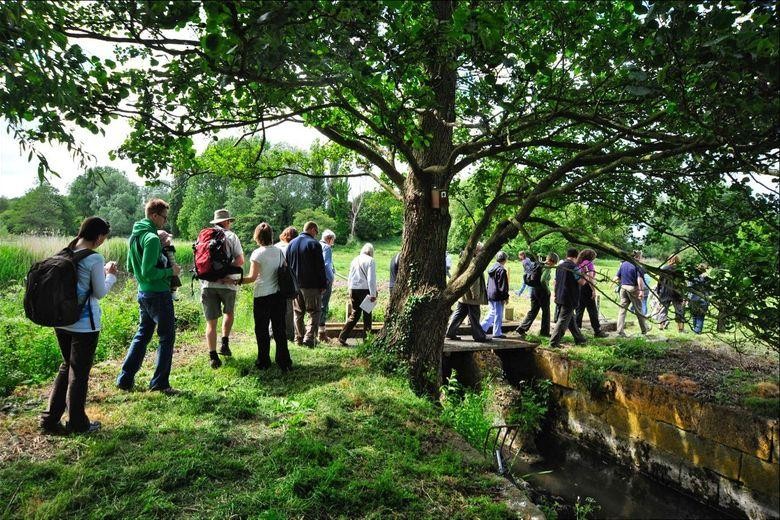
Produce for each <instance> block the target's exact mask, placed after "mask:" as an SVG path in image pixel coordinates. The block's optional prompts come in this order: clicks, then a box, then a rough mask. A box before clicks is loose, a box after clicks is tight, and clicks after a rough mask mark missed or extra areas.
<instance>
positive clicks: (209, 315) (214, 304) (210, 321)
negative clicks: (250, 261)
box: [200, 209, 244, 368]
mask: <svg viewBox="0 0 780 520" xmlns="http://www.w3.org/2000/svg"><path fill="white" fill-rule="evenodd" d="M234 221H235V219H234V218H233V217H231V216H230V212H229V211H228V210H226V209H218V210H216V211H215V212H214V218H213V219H212V220H211V222H209V224H211V225H213V226H214V227H216V228H219V229H220V230H221V231H222V232H223V233H224V235H225V247H226V249H227V254H228V258H229V259H232V263H231V265H232V266H233V267H238V268H240V267H242V266H243V265H244V250H243V248H242V247H241V240H240V239H239V238H238V235H236V234H235V233H234V232H233V231H232V230H231V227H232V226H233V222H234ZM240 279H241V274H231V275H228V276H227V277H225V278H224V279H222V280H218V281H214V282H211V281H208V280H201V281H200V303H201V305H202V306H203V315H204V317H205V318H206V345H207V347H208V349H209V364H210V365H211V368H219V367H221V366H222V361H221V360H220V359H219V355H218V354H217V321H218V320H219V317H220V316H222V338H221V341H220V348H219V354H222V355H223V356H226V357H229V356H232V355H233V353H232V352H231V351H230V331H231V330H232V329H233V320H234V316H235V308H236V295H237V294H238V286H237V285H236V280H240Z"/></svg>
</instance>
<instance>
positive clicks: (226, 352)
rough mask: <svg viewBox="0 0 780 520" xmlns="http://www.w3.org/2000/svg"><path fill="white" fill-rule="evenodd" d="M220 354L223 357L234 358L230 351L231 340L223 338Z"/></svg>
mask: <svg viewBox="0 0 780 520" xmlns="http://www.w3.org/2000/svg"><path fill="white" fill-rule="evenodd" d="M219 353H220V354H222V355H223V356H228V357H229V356H232V355H233V353H232V352H231V351H230V338H228V337H223V338H222V347H220V349H219Z"/></svg>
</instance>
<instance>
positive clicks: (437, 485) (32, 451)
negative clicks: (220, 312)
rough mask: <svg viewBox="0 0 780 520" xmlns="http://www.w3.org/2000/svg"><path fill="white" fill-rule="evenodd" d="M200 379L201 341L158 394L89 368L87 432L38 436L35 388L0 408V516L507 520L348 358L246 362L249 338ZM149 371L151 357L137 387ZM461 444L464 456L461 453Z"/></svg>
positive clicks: (478, 463) (485, 483)
mask: <svg viewBox="0 0 780 520" xmlns="http://www.w3.org/2000/svg"><path fill="white" fill-rule="evenodd" d="M234 347H235V348H234V353H235V356H234V358H233V359H232V360H230V361H228V363H227V364H226V365H225V366H223V367H222V368H221V369H220V370H216V371H215V370H211V369H210V368H208V365H207V364H206V361H205V358H204V357H203V356H201V355H200V347H199V346H195V347H192V346H184V347H183V348H180V349H179V350H178V351H177V353H176V356H175V366H174V370H173V374H172V384H173V385H174V386H175V387H177V388H179V389H181V390H182V391H183V393H182V394H181V395H179V396H176V397H166V396H162V395H159V394H155V393H149V392H145V391H136V392H133V393H130V394H126V393H122V392H120V391H118V390H116V389H115V388H114V387H113V378H114V377H115V375H116V371H117V370H118V362H117V361H108V362H104V363H102V364H100V365H98V366H97V367H96V368H95V370H94V376H93V380H92V383H91V389H90V396H91V397H90V402H89V407H88V413H89V414H90V416H91V417H92V418H93V419H98V420H101V421H102V422H103V425H104V429H103V431H101V432H100V433H98V434H96V435H94V436H90V437H41V436H39V435H38V433H37V431H36V429H35V422H36V414H37V413H38V412H39V411H40V410H41V409H42V408H43V406H44V397H45V390H46V388H45V387H34V388H29V387H27V388H20V389H19V390H18V391H17V392H16V393H15V394H14V395H13V396H11V397H8V398H5V400H4V404H3V410H4V411H5V412H7V413H5V414H4V415H0V425H1V426H2V428H0V454H2V455H0V516H2V517H10V518H32V517H35V518H60V517H64V516H71V517H72V516H78V517H81V518H173V517H176V518H179V517H198V518H207V517H208V518H227V517H236V518H246V517H253V518H296V517H297V518H302V517H307V518H325V517H347V518H354V517H365V518H388V517H390V518H398V517H405V518H506V517H509V512H508V511H507V510H506V509H505V507H504V505H503V503H501V502H500V501H498V499H497V498H496V494H497V490H496V488H495V481H494V480H491V479H490V478H488V477H487V476H486V474H485V473H484V471H485V470H486V469H487V467H486V466H485V463H484V461H482V460H481V459H478V458H473V456H471V457H470V456H464V451H463V450H464V443H463V441H462V440H461V439H460V438H459V437H457V436H456V435H454V434H453V433H452V432H451V431H450V430H449V429H447V428H446V427H445V426H443V424H442V422H441V421H440V418H439V415H440V412H439V410H438V409H437V407H436V406H435V405H433V404H432V403H431V402H430V401H427V400H425V399H420V398H418V397H416V396H415V395H414V394H413V393H412V392H411V391H410V390H409V389H408V385H407V383H406V382H405V381H404V380H402V379H400V378H387V377H385V376H382V375H380V374H376V373H372V372H370V371H369V370H368V369H367V368H366V366H365V363H364V362H363V361H362V360H361V359H359V358H357V357H356V355H355V353H354V351H353V350H348V349H341V348H321V349H316V350H309V349H301V348H296V347H293V349H292V356H293V360H294V362H295V370H294V371H293V372H292V374H289V375H284V374H282V373H281V372H279V371H278V370H277V369H275V368H273V369H270V370H268V371H265V372H262V373H258V372H257V371H255V370H254V369H253V368H252V363H253V361H254V357H255V354H254V349H255V346H254V343H253V341H252V340H251V339H250V338H248V337H246V336H243V337H242V338H239V340H238V341H236V342H235V344H234ZM150 373H151V359H147V363H146V364H145V367H144V368H143V369H142V372H141V373H140V374H139V378H138V383H139V386H140V385H141V384H142V382H143V383H145V382H146V381H148V378H149V376H150ZM465 453H468V450H467V449H466V452H465Z"/></svg>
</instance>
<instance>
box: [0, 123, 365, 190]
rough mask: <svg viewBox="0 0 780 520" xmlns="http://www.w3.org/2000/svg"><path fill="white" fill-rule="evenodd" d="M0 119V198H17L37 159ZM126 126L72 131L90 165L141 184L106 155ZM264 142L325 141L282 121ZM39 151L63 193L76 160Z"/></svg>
mask: <svg viewBox="0 0 780 520" xmlns="http://www.w3.org/2000/svg"><path fill="white" fill-rule="evenodd" d="M3 122H4V121H3V120H1V119H0V127H2V130H1V131H0V197H9V198H11V197H19V196H21V195H24V193H25V192H26V191H28V190H29V189H31V188H33V187H35V186H36V185H37V183H38V160H37V159H36V158H35V157H33V159H32V161H30V162H28V161H27V153H22V152H21V149H20V148H19V144H18V143H17V142H16V141H15V140H14V138H13V136H11V135H9V134H8V133H7V131H6V130H5V127H6V126H7V125H5V124H3ZM129 132H130V127H129V126H128V124H127V121H125V120H115V121H113V122H112V123H111V124H110V125H109V126H108V127H106V135H105V136H102V135H93V134H92V133H91V132H89V131H87V130H79V131H77V132H76V136H77V138H78V140H80V141H81V142H83V143H85V144H86V145H87V146H86V149H88V150H89V151H90V152H91V153H92V154H93V155H94V156H95V159H94V160H93V161H92V162H91V163H90V164H89V167H91V166H112V167H114V168H117V169H119V170H122V171H124V172H125V173H126V174H127V176H128V177H129V178H130V180H131V181H133V182H135V183H137V184H139V185H140V184H143V182H144V180H143V179H141V178H140V177H138V176H137V175H136V174H135V171H136V168H135V165H134V164H133V163H132V162H130V161H128V160H122V159H117V160H115V161H111V160H110V159H109V158H108V152H109V151H110V150H115V149H117V148H118V147H119V146H120V145H121V144H122V142H123V141H124V139H125V137H126V136H127V134H128V133H129ZM267 136H268V141H269V142H271V143H281V142H286V143H288V144H290V145H293V146H296V147H298V148H303V149H306V148H309V146H311V144H312V143H313V142H314V140H315V139H319V140H320V141H326V139H325V138H324V137H323V136H322V135H321V134H320V133H319V132H317V131H316V130H313V129H311V128H307V127H304V126H303V125H301V124H296V123H285V124H283V125H279V126H278V127H274V128H271V129H269V130H268V131H267ZM207 144H208V140H207V139H205V138H200V139H198V138H197V137H196V138H195V145H196V148H197V149H198V152H201V151H203V150H204V149H205V148H206V145H207ZM40 150H41V151H42V152H43V153H44V155H45V156H46V159H47V160H48V161H49V164H50V165H51V166H52V168H53V169H54V170H55V171H56V172H57V173H59V174H60V177H59V178H57V177H53V176H52V177H50V181H51V183H52V185H53V186H54V187H56V188H57V189H58V190H60V192H62V193H65V192H66V191H67V189H68V185H69V184H70V183H71V182H73V180H74V179H75V178H76V177H77V176H78V175H80V174H82V173H83V172H84V168H83V167H82V166H81V165H80V164H79V161H78V159H76V158H74V157H73V156H71V155H70V153H69V152H68V150H67V148H66V147H65V146H64V145H58V144H43V145H41V147H40ZM357 187H358V188H360V189H359V190H358V192H359V191H364V189H367V187H363V186H357Z"/></svg>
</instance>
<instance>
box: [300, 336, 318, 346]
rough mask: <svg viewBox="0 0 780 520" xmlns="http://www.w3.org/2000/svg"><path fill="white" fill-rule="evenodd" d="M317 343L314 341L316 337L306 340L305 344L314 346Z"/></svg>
mask: <svg viewBox="0 0 780 520" xmlns="http://www.w3.org/2000/svg"><path fill="white" fill-rule="evenodd" d="M316 344H317V342H316V341H314V338H312V339H310V340H309V341H304V342H303V345H304V346H307V347H309V348H314V346H315V345H316Z"/></svg>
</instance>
